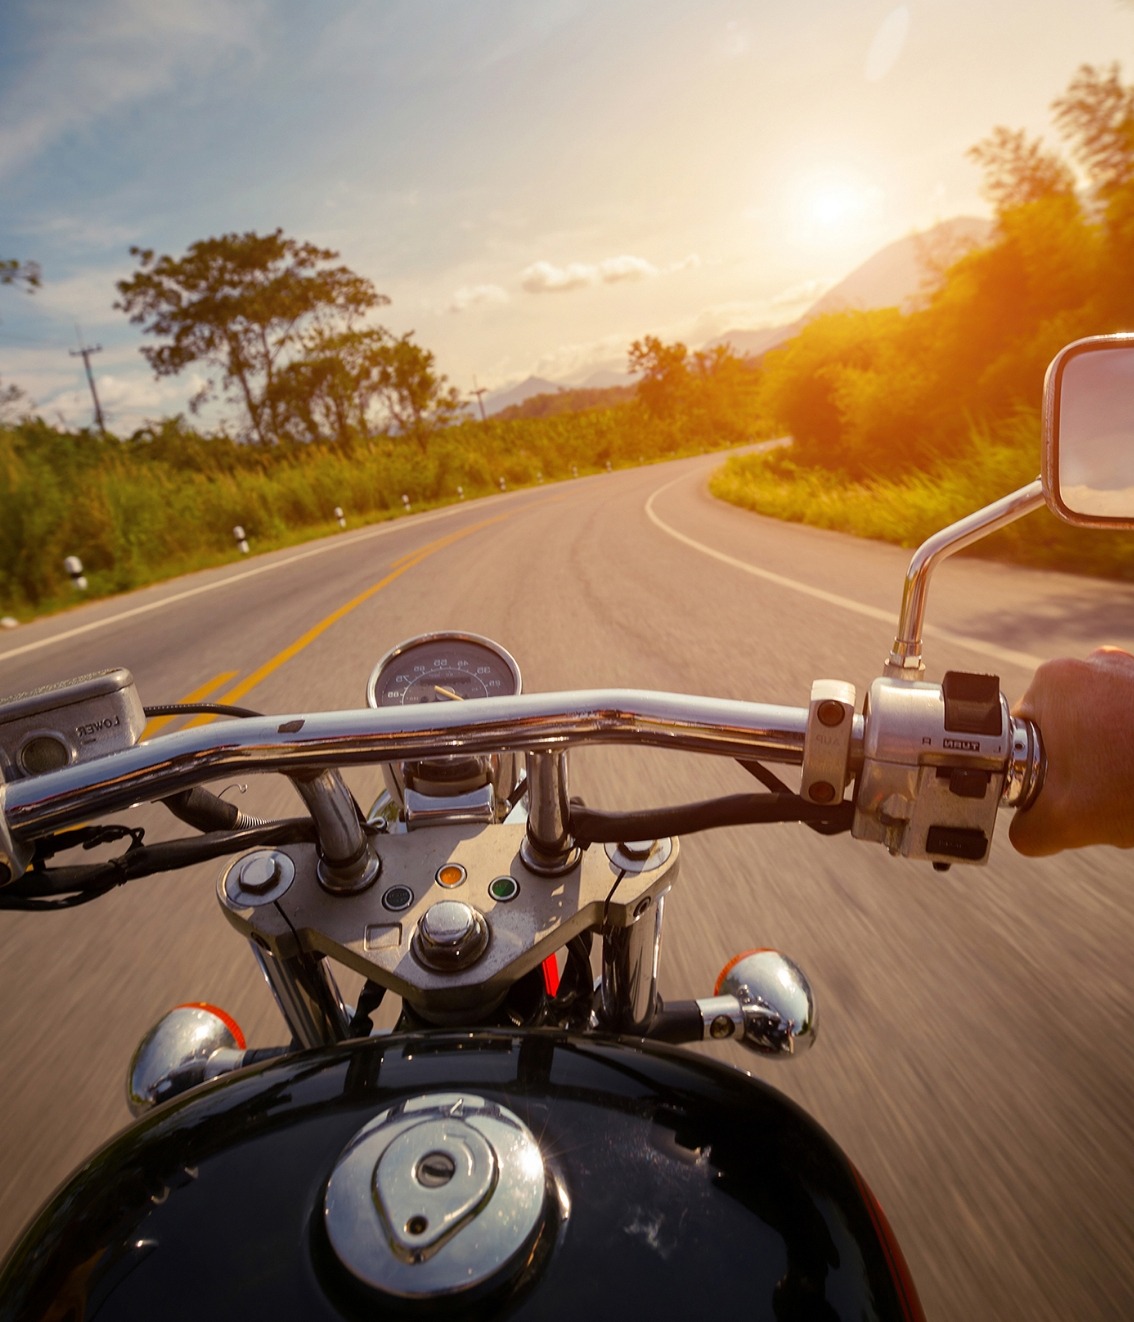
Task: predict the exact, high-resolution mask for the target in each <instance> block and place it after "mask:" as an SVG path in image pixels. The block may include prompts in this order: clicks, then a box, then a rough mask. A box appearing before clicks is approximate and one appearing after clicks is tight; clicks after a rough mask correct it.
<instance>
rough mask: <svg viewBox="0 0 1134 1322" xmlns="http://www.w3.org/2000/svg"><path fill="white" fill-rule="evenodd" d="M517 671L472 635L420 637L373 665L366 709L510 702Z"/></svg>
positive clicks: (516, 690)
mask: <svg viewBox="0 0 1134 1322" xmlns="http://www.w3.org/2000/svg"><path fill="white" fill-rule="evenodd" d="M519 691H520V669H519V667H518V666H517V665H516V663H515V661H514V660H513V659H512V657H511V656H509V655H508V653H507V652H505V651H504V649H503V648H502V647H498V646H497V645H496V644H495V643H493V642H490V641H489V640H488V639H487V638H478V637H477V636H476V635H475V634H457V633H436V634H425V635H423V636H422V637H420V638H413V639H411V640H410V641H409V642H407V643H402V644H401V645H400V646H399V647H395V648H394V650H393V651H392V652H390V653H388V655H386V656H385V657H383V658H382V660H381V661H380V662H379V663H378V665H377V666H376V667H375V669H374V672H373V674H372V675H371V676H370V682H369V683H368V684H367V686H366V700H367V702H368V703H369V704H370V706H371V707H403V706H408V705H410V704H414V703H419V702H460V701H464V700H466V699H472V698H502V697H511V696H512V695H513V694H516V693H519Z"/></svg>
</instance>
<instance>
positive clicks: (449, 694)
mask: <svg viewBox="0 0 1134 1322" xmlns="http://www.w3.org/2000/svg"><path fill="white" fill-rule="evenodd" d="M433 692H434V693H440V694H441V696H442V697H443V698H452V699H453V701H454V702H464V698H462V697H461V695H460V694H459V693H455V692H454V691H453V690H452V689H447V688H446V687H445V686H444V685H443V684H434V686H433Z"/></svg>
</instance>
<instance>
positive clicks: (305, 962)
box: [249, 939, 350, 1047]
mask: <svg viewBox="0 0 1134 1322" xmlns="http://www.w3.org/2000/svg"><path fill="white" fill-rule="evenodd" d="M249 945H250V946H251V947H252V953H253V955H255V957H256V963H257V964H259V966H260V971H261V972H262V973H263V975H264V977H265V979H266V980H267V983H268V986H269V987H270V988H271V991H272V995H273V996H274V997H275V1000H276V1005H278V1006H279V1010H280V1014H282V1015H283V1017H284V1020H285V1022H286V1023H287V1026H288V1028H290V1029H291V1034H292V1037H293V1038H294V1039H295V1041H296V1043H297V1044H298V1045H299V1046H300V1047H323V1046H330V1045H331V1044H332V1043H334V1042H342V1041H345V1040H346V1038H347V1037H349V1036H350V1013H349V1011H348V1010H347V1007H346V1005H345V1003H344V1001H343V998H342V994H341V993H340V991H339V989H338V987H337V985H336V984H335V979H334V976H333V974H332V973H331V970H330V966H329V965H328V962H327V961H326V960H325V959H321V958H320V957H319V956H317V955H312V954H309V953H307V952H303V953H301V954H298V955H292V956H290V957H289V958H287V959H277V958H276V956H275V955H273V954H272V953H271V951H270V950H265V949H264V948H263V947H262V946H260V945H258V944H257V943H256V942H255V941H253V940H251V939H250V940H249Z"/></svg>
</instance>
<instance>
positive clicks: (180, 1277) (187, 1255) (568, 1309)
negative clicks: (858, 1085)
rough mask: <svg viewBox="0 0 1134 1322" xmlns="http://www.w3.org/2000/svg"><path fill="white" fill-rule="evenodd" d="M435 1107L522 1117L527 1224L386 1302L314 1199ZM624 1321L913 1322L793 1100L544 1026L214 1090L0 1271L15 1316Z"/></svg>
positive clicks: (52, 1218) (865, 1223)
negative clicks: (451, 1280) (386, 1133)
mask: <svg viewBox="0 0 1134 1322" xmlns="http://www.w3.org/2000/svg"><path fill="white" fill-rule="evenodd" d="M439 1093H440V1094H454V1093H457V1094H459V1093H468V1094H475V1095H476V1096H478V1097H480V1098H482V1099H485V1100H486V1101H487V1103H488V1104H489V1105H496V1106H499V1107H503V1108H507V1111H508V1112H509V1113H511V1114H512V1116H513V1117H518V1119H519V1120H520V1121H521V1122H522V1124H523V1126H526V1127H527V1130H528V1131H529V1132H530V1134H531V1135H532V1136H534V1139H535V1141H536V1143H537V1144H538V1148H539V1151H540V1152H541V1153H542V1156H543V1162H544V1168H545V1169H544V1178H545V1179H546V1185H547V1200H546V1214H545V1215H544V1216H543V1217H542V1221H541V1224H540V1226H539V1229H538V1232H536V1233H534V1235H533V1237H530V1238H529V1240H527V1241H525V1244H524V1246H523V1250H522V1252H520V1253H519V1254H518V1256H516V1258H515V1260H514V1261H513V1262H512V1264H511V1265H510V1267H509V1269H508V1270H507V1271H505V1272H502V1273H500V1274H499V1275H498V1276H497V1277H496V1278H495V1279H494V1280H492V1281H491V1282H489V1283H488V1284H487V1285H484V1286H483V1287H480V1288H479V1289H478V1290H469V1291H464V1292H462V1293H461V1294H460V1295H459V1296H448V1297H444V1298H440V1299H438V1298H429V1299H426V1300H424V1301H423V1300H420V1299H418V1300H415V1301H413V1302H406V1301H405V1299H401V1300H398V1299H395V1298H393V1297H392V1296H390V1295H389V1294H386V1293H381V1292H379V1291H376V1290H375V1289H374V1288H373V1287H372V1286H371V1285H365V1284H362V1283H360V1282H359V1280H358V1279H356V1276H355V1275H353V1274H352V1273H351V1272H350V1271H348V1270H347V1269H346V1267H344V1265H343V1262H342V1261H341V1260H340V1256H339V1254H338V1253H337V1252H336V1250H335V1248H334V1247H333V1246H332V1243H331V1242H330V1240H329V1239H328V1232H327V1229H326V1227H325V1216H324V1198H325V1194H326V1190H327V1185H328V1180H329V1179H330V1177H331V1175H332V1172H333V1171H334V1170H335V1168H336V1163H337V1162H339V1160H340V1157H341V1155H342V1154H343V1151H344V1149H346V1148H347V1146H348V1144H350V1142H351V1140H352V1138H353V1137H354V1136H355V1135H357V1134H358V1133H359V1131H360V1130H361V1129H362V1128H363V1127H364V1126H366V1125H368V1123H370V1122H372V1121H373V1120H374V1118H375V1117H376V1116H378V1115H379V1113H383V1112H386V1111H389V1110H391V1108H393V1110H395V1111H397V1110H398V1109H399V1108H400V1107H402V1106H403V1105H405V1104H406V1103H407V1102H408V1099H414V1098H420V1097H428V1096H432V1095H435V1094H439ZM443 1177H444V1175H442V1178H443ZM370 1210H371V1211H372V1210H373V1209H370ZM631 1309H632V1310H633V1311H634V1313H635V1315H637V1316H640V1317H648V1318H651V1319H668V1318H694V1317H705V1316H714V1315H715V1316H717V1317H721V1316H724V1317H729V1316H732V1314H731V1313H729V1312H723V1313H722V1311H721V1310H731V1309H736V1310H738V1311H737V1313H736V1316H738V1317H740V1316H743V1317H745V1318H766V1319H769V1320H774V1322H796V1320H798V1322H828V1320H829V1319H835V1318H854V1319H856V1322H857V1320H858V1319H865V1318H894V1319H918V1318H920V1317H921V1310H920V1307H919V1305H918V1302H917V1298H916V1295H914V1293H913V1290H912V1287H911V1286H910V1285H909V1281H908V1276H907V1274H906V1272H905V1268H904V1264H903V1263H902V1261H901V1257H900V1254H899V1253H898V1250H897V1248H896V1246H895V1245H894V1244H893V1241H892V1239H891V1237H890V1235H889V1231H888V1229H887V1228H886V1226H885V1222H884V1219H883V1218H882V1217H881V1212H880V1210H879V1209H878V1207H877V1204H876V1203H875V1202H874V1200H873V1197H872V1196H871V1195H870V1193H869V1191H868V1190H866V1188H865V1186H864V1185H863V1184H862V1182H861V1180H860V1179H859V1177H858V1176H857V1174H856V1172H855V1171H854V1169H853V1167H852V1166H851V1165H850V1163H849V1162H848V1161H847V1159H846V1157H844V1156H843V1154H842V1153H841V1152H840V1151H839V1149H838V1148H837V1147H836V1146H835V1144H834V1143H833V1142H832V1141H831V1139H830V1138H829V1137H827V1135H826V1134H825V1133H824V1132H823V1131H822V1130H821V1129H820V1128H819V1127H818V1126H817V1125H816V1124H815V1123H814V1122H813V1121H812V1120H810V1119H809V1118H808V1117H807V1116H806V1115H805V1114H804V1113H803V1112H802V1111H801V1110H800V1109H799V1108H798V1107H796V1106H795V1105H794V1104H792V1103H791V1102H789V1101H787V1100H786V1099H785V1098H783V1097H782V1096H781V1095H780V1094H778V1093H777V1092H775V1091H774V1090H773V1089H771V1088H769V1087H767V1086H765V1085H764V1084H762V1083H759V1082H757V1081H755V1080H753V1079H751V1078H749V1077H747V1076H745V1075H743V1074H740V1073H739V1072H737V1071H735V1070H731V1069H728V1068H726V1067H722V1066H719V1065H716V1064H714V1063H712V1062H710V1061H707V1060H705V1059H702V1058H700V1057H697V1056H692V1055H688V1054H686V1053H683V1052H680V1051H677V1050H675V1049H672V1048H667V1047H664V1046H655V1045H652V1044H645V1043H642V1042H631V1043H626V1042H622V1041H617V1040H614V1039H609V1038H605V1039H604V1038H580V1037H572V1036H569V1035H566V1034H563V1033H558V1032H553V1031H549V1030H536V1031H529V1032H475V1033H467V1032H466V1033H458V1032H448V1031H444V1032H442V1031H435V1032H431V1033H422V1034H408V1035H398V1036H392V1037H385V1038H380V1039H379V1038H376V1039H372V1040H369V1041H365V1042H354V1043H349V1044H345V1045H343V1046H341V1047H337V1048H333V1049H329V1050H322V1051H317V1052H307V1053H304V1054H301V1055H297V1056H292V1057H288V1058H285V1059H282V1060H277V1061H274V1062H271V1063H270V1064H267V1065H264V1066H258V1067H255V1068H253V1069H251V1070H248V1071H244V1072H241V1073H240V1074H237V1075H233V1076H229V1078H227V1079H225V1080H223V1081H221V1082H219V1083H217V1084H214V1085H210V1086H208V1087H206V1088H203V1089H200V1090H197V1091H196V1092H194V1093H192V1094H189V1095H187V1096H186V1097H184V1098H182V1099H180V1100H178V1101H174V1102H171V1103H168V1104H167V1105H165V1106H163V1107H161V1108H159V1109H158V1110H156V1111H154V1112H153V1113H152V1115H150V1116H147V1117H146V1118H144V1119H143V1120H141V1121H139V1122H138V1123H137V1124H135V1125H133V1126H132V1127H131V1128H130V1129H128V1130H126V1131H125V1132H124V1133H123V1134H122V1135H121V1136H120V1137H118V1138H117V1139H115V1140H114V1141H112V1142H111V1143H110V1144H108V1145H107V1146H106V1147H105V1148H103V1149H102V1150H101V1151H100V1152H99V1153H98V1154H97V1155H96V1156H94V1157H93V1158H92V1159H91V1160H90V1161H89V1162H88V1163H87V1164H86V1165H84V1166H83V1167H82V1169H81V1170H80V1171H79V1172H78V1173H77V1174H76V1175H75V1176H74V1177H73V1178H72V1179H71V1181H70V1182H69V1183H68V1184H67V1185H65V1186H64V1187H63V1188H62V1189H61V1190H60V1191H59V1193H58V1194H56V1196H55V1197H54V1198H53V1199H52V1200H51V1202H50V1203H49V1204H48V1205H47V1206H46V1207H45V1208H44V1210H43V1211H42V1212H41V1213H40V1215H39V1216H38V1218H37V1219H36V1220H35V1221H34V1222H33V1224H32V1225H31V1226H30V1227H29V1229H28V1231H27V1232H26V1234H25V1235H24V1237H23V1239H22V1240H21V1241H20V1243H19V1244H18V1245H17V1246H16V1248H15V1249H14V1250H13V1251H12V1253H11V1255H10V1256H9V1258H8V1260H7V1261H6V1263H5V1264H4V1266H3V1269H2V1270H0V1317H3V1318H12V1319H16V1318H18V1319H25V1318H49V1317H50V1318H58V1319H70V1320H73V1322H86V1320H87V1319H94V1318H97V1319H99V1322H110V1320H111V1319H133V1318H138V1319H142V1318H147V1319H150V1318H161V1319H163V1320H165V1322H173V1320H174V1319H189V1318H192V1319H200V1318H210V1319H225V1318H232V1319H239V1320H240V1322H248V1319H249V1318H252V1317H255V1318H271V1319H273V1320H275V1322H286V1319H290V1318H302V1319H309V1320H311V1322H317V1320H319V1319H344V1318H345V1319H361V1318H373V1317H378V1316H380V1317H395V1318H398V1317H403V1316H406V1317H439V1316H440V1317H459V1318H470V1319H471V1318H481V1317H484V1318H488V1317H492V1318H516V1319H529V1318H541V1319H557V1318H570V1319H572V1322H582V1320H586V1322H589V1320H590V1319H594V1318H606V1317H616V1316H619V1315H620V1314H622V1313H623V1312H624V1311H625V1312H628V1311H629V1310H631Z"/></svg>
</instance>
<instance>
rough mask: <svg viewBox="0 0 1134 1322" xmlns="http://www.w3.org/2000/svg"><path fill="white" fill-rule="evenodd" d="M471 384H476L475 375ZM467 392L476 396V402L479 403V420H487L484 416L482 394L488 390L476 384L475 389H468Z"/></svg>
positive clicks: (485, 393)
mask: <svg viewBox="0 0 1134 1322" xmlns="http://www.w3.org/2000/svg"><path fill="white" fill-rule="evenodd" d="M473 385H476V377H475V376H474V377H473ZM469 394H470V395H475V396H476V402H477V404H479V405H480V420H481V422H487V421H488V419H487V418H486V417H485V416H484V396H485V395H487V394H488V391H487V390H485V388H484V387H483V386H476V389H475V390H470V391H469Z"/></svg>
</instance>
